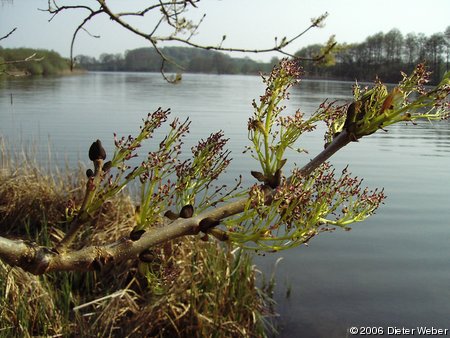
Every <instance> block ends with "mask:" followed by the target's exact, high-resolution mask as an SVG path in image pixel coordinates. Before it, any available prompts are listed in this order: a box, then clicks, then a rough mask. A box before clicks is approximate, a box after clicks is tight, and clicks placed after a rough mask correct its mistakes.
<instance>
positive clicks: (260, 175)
mask: <svg viewBox="0 0 450 338" xmlns="http://www.w3.org/2000/svg"><path fill="white" fill-rule="evenodd" d="M250 174H252V176H253V177H254V178H256V179H257V180H258V181H259V182H264V181H265V180H266V176H265V175H264V174H263V173H260V172H259V171H253V170H252V171H250Z"/></svg>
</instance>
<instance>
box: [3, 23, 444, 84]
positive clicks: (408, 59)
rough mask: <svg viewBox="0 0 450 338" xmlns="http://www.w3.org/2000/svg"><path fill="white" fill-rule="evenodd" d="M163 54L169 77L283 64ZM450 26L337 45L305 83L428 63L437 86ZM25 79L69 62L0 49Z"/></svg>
mask: <svg viewBox="0 0 450 338" xmlns="http://www.w3.org/2000/svg"><path fill="white" fill-rule="evenodd" d="M324 48H325V46H324V45H321V44H314V45H309V46H307V47H305V48H302V49H301V50H299V51H298V52H297V53H296V55H297V56H301V57H306V58H312V57H316V56H318V55H320V53H321V51H323V50H324ZM161 50H162V52H163V53H164V54H165V55H166V56H167V57H168V58H170V59H172V60H173V61H174V62H173V63H170V62H167V63H166V65H165V68H164V70H165V71H166V72H186V73H214V74H258V73H259V72H265V73H267V72H269V71H270V70H271V69H272V67H273V65H274V64H276V63H277V62H278V59H277V58H276V57H274V58H272V60H271V61H270V62H267V63H263V62H257V61H254V60H252V59H250V58H248V57H245V58H233V57H231V56H229V55H227V54H224V53H220V52H217V51H211V50H202V49H195V48H189V47H164V48H162V49H161ZM34 53H36V58H42V60H41V61H31V62H18V63H8V64H5V61H7V62H8V61H17V60H24V59H26V58H28V57H29V56H30V55H33V54H34ZM449 58H450V26H449V27H447V29H446V30H445V32H443V33H435V34H433V35H431V36H425V35H424V34H421V33H419V34H415V33H409V34H407V35H406V36H403V35H402V33H401V32H400V31H399V30H398V29H392V30H390V31H389V32H387V33H382V32H380V33H377V34H375V35H372V36H369V37H368V38H366V40H365V41H364V42H362V43H351V44H347V43H342V44H337V45H336V47H335V48H334V49H333V51H332V53H331V54H329V55H327V57H325V58H324V59H323V60H322V62H318V63H314V62H304V63H303V67H304V69H305V77H307V78H325V79H342V80H355V79H357V80H359V81H372V80H374V79H375V77H377V76H378V77H379V78H380V79H381V80H382V81H383V82H397V81H398V80H399V79H400V78H401V75H400V71H404V72H406V73H408V72H410V71H411V70H412V69H413V68H414V66H415V65H416V64H417V63H421V62H425V63H426V65H427V67H428V69H429V70H430V71H432V72H433V74H432V80H433V82H437V81H438V80H439V79H440V78H442V75H443V74H444V72H446V71H448V70H449ZM75 63H76V65H77V67H78V68H83V69H86V70H92V71H133V72H159V71H160V68H161V58H160V56H159V55H158V54H157V52H156V51H155V50H154V49H153V48H138V49H133V50H129V51H126V52H125V53H124V54H102V55H100V57H99V58H98V59H97V58H94V57H91V56H86V55H78V56H77V57H76V58H75ZM5 68H6V70H7V72H9V73H23V74H31V75H53V74H61V73H64V72H68V71H69V61H68V60H67V59H65V58H62V57H61V56H60V55H59V54H58V53H56V52H54V51H47V50H34V49H29V48H15V49H7V48H2V47H1V46H0V74H1V73H2V72H3V73H4V71H5Z"/></svg>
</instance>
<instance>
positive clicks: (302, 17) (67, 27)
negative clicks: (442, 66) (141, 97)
mask: <svg viewBox="0 0 450 338" xmlns="http://www.w3.org/2000/svg"><path fill="white" fill-rule="evenodd" d="M0 1H1V2H0V36H3V35H5V34H6V33H8V32H9V31H10V30H11V29H12V28H14V27H17V31H16V32H15V33H14V34H13V35H11V36H10V37H9V38H8V39H6V40H2V41H0V45H1V46H3V47H4V48H7V47H32V48H44V49H52V50H55V51H57V52H59V53H60V54H61V55H62V56H68V55H69V53H70V41H71V37H72V33H73V32H74V30H75V29H76V27H77V26H78V25H79V24H80V23H81V20H82V19H83V16H82V14H85V12H83V11H79V12H78V13H77V12H76V11H72V12H66V13H61V14H59V15H58V16H56V17H55V18H54V19H53V20H52V21H51V22H48V19H49V18H50V15H49V14H48V13H46V12H41V11H39V10H38V8H42V9H44V8H46V7H47V0H12V1H11V0H0ZM154 2H155V1H154V0H110V1H109V2H108V3H111V7H117V6H120V7H121V8H123V9H129V8H130V7H132V6H138V5H139V4H141V5H142V4H145V3H147V4H148V3H154ZM59 3H60V4H63V3H65V4H68V3H72V4H73V3H84V4H93V3H95V1H93V0H78V1H75V0H71V1H59ZM325 12H328V13H329V16H328V18H327V19H326V21H325V27H324V28H320V29H314V30H313V31H310V32H309V33H307V34H306V35H305V36H303V37H302V38H300V39H299V40H298V41H296V42H295V43H294V44H293V45H292V46H291V47H290V48H289V49H288V51H289V52H291V53H294V52H295V51H297V50H299V49H300V48H302V47H304V46H307V45H309V44H313V43H325V42H326V41H327V40H328V38H329V37H330V35H332V34H335V35H336V40H337V41H338V42H347V43H352V42H362V41H364V40H365V38H366V37H367V36H369V35H373V34H375V33H378V32H380V31H381V32H384V33H386V32H388V31H389V30H391V29H392V28H398V29H399V30H400V31H401V32H402V33H403V34H404V35H406V34H407V33H410V32H414V33H424V34H425V35H427V36H429V35H431V34H433V33H437V32H444V30H445V29H446V27H447V26H449V25H450V0H428V1H424V0H376V1H367V0H311V1H305V0H202V1H201V2H200V3H199V4H198V9H191V10H190V11H189V13H188V14H189V15H190V18H193V19H198V18H200V17H201V16H202V15H203V14H204V13H206V18H205V20H204V22H203V23H202V25H201V27H200V29H199V34H198V35H197V36H196V37H195V39H194V41H196V42H200V43H204V44H215V45H217V44H218V43H219V42H220V41H221V38H222V36H223V35H224V34H226V35H227V39H226V41H225V43H224V44H223V46H224V47H237V48H267V47H272V46H273V42H274V38H275V36H278V38H279V39H281V38H282V37H283V36H287V37H288V38H289V37H293V36H295V35H296V34H298V33H299V32H301V31H302V30H304V29H305V28H306V27H307V26H309V24H310V22H311V18H314V17H318V16H320V15H321V14H323V13H325ZM154 22H155V21H154V18H152V17H149V18H148V19H146V20H145V21H142V20H141V21H139V23H137V24H138V25H139V27H141V28H142V29H144V28H146V29H147V31H148V32H150V31H151V27H152V24H154ZM85 27H86V28H87V29H88V30H89V32H90V33H91V34H94V35H100V36H101V38H100V39H95V38H92V37H90V36H89V35H88V34H87V33H85V32H80V34H79V37H78V39H77V41H76V43H75V52H74V54H75V55H78V54H85V55H90V56H95V57H98V56H99V55H100V54H101V53H123V52H124V51H126V50H128V49H134V48H138V47H145V46H148V45H149V44H148V42H147V41H146V40H144V39H143V38H140V37H138V36H134V35H133V34H132V33H130V32H128V31H126V30H125V29H123V28H121V27H119V26H118V25H117V24H115V23H114V22H112V21H111V20H108V19H106V17H105V16H98V17H96V18H94V20H93V21H92V22H90V23H88V25H86V26H85ZM274 55H276V54H258V55H254V54H248V56H249V57H251V58H254V59H257V60H264V61H268V60H269V59H270V58H271V57H272V56H274ZM235 56H242V55H239V54H235ZM278 56H280V55H278Z"/></svg>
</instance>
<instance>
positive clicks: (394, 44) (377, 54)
mask: <svg viewBox="0 0 450 338" xmlns="http://www.w3.org/2000/svg"><path fill="white" fill-rule="evenodd" d="M447 30H448V29H447ZM449 43H450V39H449V38H448V37H446V35H445V34H444V33H435V34H432V35H431V36H425V35H424V34H420V33H419V34H415V33H408V34H406V35H405V36H403V35H402V33H401V32H400V31H399V30H398V29H391V30H390V31H389V32H387V33H382V32H379V33H377V34H374V35H372V36H368V37H367V38H366V39H365V41H363V42H361V43H350V44H348V43H339V44H337V45H336V46H335V47H334V48H333V50H332V52H331V53H330V54H328V55H327V58H326V59H325V60H323V61H325V65H326V67H324V63H315V64H314V63H305V64H304V67H305V72H306V76H307V77H322V78H336V79H345V80H351V81H353V80H354V79H358V80H359V81H371V80H372V79H374V78H375V77H377V76H378V77H379V78H381V79H383V81H385V82H391V83H395V82H398V81H400V80H401V75H400V73H399V69H402V70H403V71H405V72H407V73H410V72H412V71H413V70H414V67H415V65H416V64H418V63H426V65H427V67H428V69H429V70H430V71H432V75H431V77H430V81H431V83H433V84H437V83H438V82H439V81H440V79H441V78H442V76H443V74H444V73H445V72H446V71H448V69H449V68H448V67H449V65H448V52H449V50H450V49H449V48H450V45H449ZM324 48H326V45H322V44H314V45H310V46H306V47H304V48H302V49H301V50H299V51H298V52H297V53H296V55H297V56H301V57H306V58H311V57H314V56H317V55H319V54H320V51H321V49H324Z"/></svg>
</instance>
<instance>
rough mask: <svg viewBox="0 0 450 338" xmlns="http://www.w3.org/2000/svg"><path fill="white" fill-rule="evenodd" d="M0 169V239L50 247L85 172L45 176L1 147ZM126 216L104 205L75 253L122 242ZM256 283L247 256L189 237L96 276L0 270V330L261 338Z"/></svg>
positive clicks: (129, 206) (260, 295)
mask: <svg viewBox="0 0 450 338" xmlns="http://www.w3.org/2000/svg"><path fill="white" fill-rule="evenodd" d="M12 158H16V159H18V158H21V159H22V160H19V161H18V160H15V161H12V160H11V159H12ZM0 163H1V169H0V236H4V237H9V238H11V237H12V238H23V239H29V240H31V241H35V242H37V243H38V244H39V245H43V246H49V247H52V246H54V243H55V242H57V241H59V240H60V239H61V236H62V235H63V233H64V232H65V231H66V230H67V223H68V219H69V218H70V217H71V215H73V213H74V212H76V207H77V206H79V205H80V204H81V202H82V195H83V193H82V187H84V186H85V184H86V177H85V174H84V171H83V170H78V171H76V172H69V171H65V172H64V171H63V172H58V174H53V175H50V174H49V173H48V172H46V171H44V170H43V169H42V168H41V167H39V166H37V165H35V164H33V162H30V161H29V160H27V159H26V158H25V157H23V158H22V157H20V156H16V155H8V152H7V151H6V148H5V147H4V146H3V148H2V152H1V161H0ZM135 208H136V206H135V205H134V204H133V202H132V199H131V197H130V195H128V194H127V193H123V194H121V195H119V196H117V197H115V198H114V199H113V200H110V201H108V202H106V203H105V205H104V208H103V210H102V212H101V214H99V215H97V217H98V221H97V223H96V228H95V230H94V231H93V230H92V229H85V230H84V231H83V232H82V234H81V235H80V236H79V237H78V240H77V242H76V243H75V247H76V248H81V247H84V246H88V245H101V244H105V243H112V242H114V241H116V240H118V239H120V238H123V237H127V236H129V234H130V231H131V230H132V229H133V228H134V226H135V225H136V224H135V218H134V210H135ZM193 267H195V269H193ZM256 284H257V273H256V270H255V268H254V266H253V263H252V259H251V256H250V255H248V254H246V253H243V252H240V251H236V250H233V251H232V248H230V247H227V246H223V245H221V244H219V243H217V242H216V241H211V240H210V241H207V242H203V241H201V240H199V239H198V238H190V237H189V238H183V239H179V240H174V241H172V242H170V243H166V244H164V245H161V246H158V247H154V248H152V249H151V251H149V254H148V257H147V259H146V262H145V263H144V262H139V261H138V260H137V259H136V260H134V261H129V262H123V263H121V264H120V265H116V266H108V267H105V268H99V270H98V271H95V272H87V273H79V272H59V273H53V274H50V275H46V276H39V277H38V276H33V275H31V274H29V273H25V272H24V271H22V270H21V269H18V268H13V269H11V268H10V267H9V266H7V265H6V264H4V263H3V262H1V261H0V299H3V300H5V302H4V303H3V304H2V306H3V309H2V311H1V313H0V327H2V330H1V331H2V335H6V336H21V337H31V336H47V335H52V336H53V335H63V336H105V335H113V336H128V335H130V334H134V335H139V336H154V335H158V336H159V335H162V336H183V337H211V336H214V335H217V332H220V335H221V336H223V337H243V336H245V337H253V336H254V337H264V336H265V335H266V334H268V333H269V331H268V330H269V328H270V325H268V318H269V316H271V314H273V310H272V307H271V306H272V301H271V300H270V298H269V297H268V296H267V293H265V292H264V291H262V290H261V289H258V288H257V287H256Z"/></svg>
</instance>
